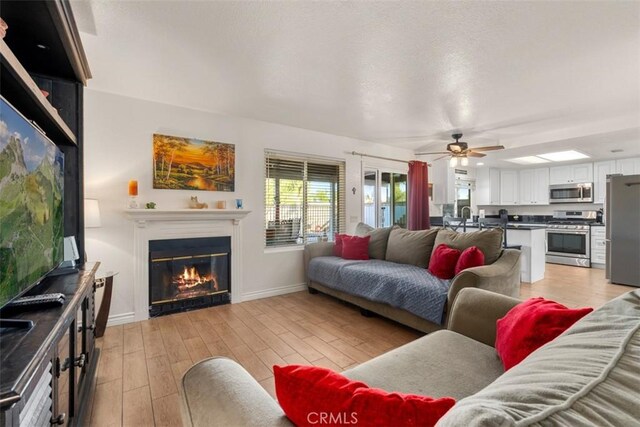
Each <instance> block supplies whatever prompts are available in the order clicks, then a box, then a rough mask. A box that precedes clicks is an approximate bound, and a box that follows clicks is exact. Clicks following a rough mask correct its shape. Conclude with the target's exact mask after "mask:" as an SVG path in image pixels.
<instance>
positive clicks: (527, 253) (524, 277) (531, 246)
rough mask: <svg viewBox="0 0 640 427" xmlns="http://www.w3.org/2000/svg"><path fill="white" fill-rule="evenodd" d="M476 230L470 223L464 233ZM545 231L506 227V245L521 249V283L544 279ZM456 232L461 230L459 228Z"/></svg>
mask: <svg viewBox="0 0 640 427" xmlns="http://www.w3.org/2000/svg"><path fill="white" fill-rule="evenodd" d="M478 229H479V228H478V226H477V224H475V223H471V224H468V225H467V227H466V232H471V231H478ZM545 229H546V227H545V226H544V225H533V224H531V225H530V224H527V225H523V224H508V225H507V244H508V245H509V246H512V245H520V246H521V247H522V248H521V251H522V256H521V257H520V280H521V281H522V282H526V283H535V282H537V281H539V280H542V279H544V271H545V254H546V243H545V237H546V234H545ZM458 231H463V230H462V228H459V229H458Z"/></svg>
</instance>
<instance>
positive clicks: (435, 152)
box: [413, 151, 451, 156]
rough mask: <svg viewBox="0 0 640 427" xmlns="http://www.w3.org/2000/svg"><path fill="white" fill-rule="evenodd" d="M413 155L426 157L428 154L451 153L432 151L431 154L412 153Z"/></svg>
mask: <svg viewBox="0 0 640 427" xmlns="http://www.w3.org/2000/svg"><path fill="white" fill-rule="evenodd" d="M413 154H415V155H416V156H427V155H430V154H451V153H449V152H448V151H434V152H431V153H413Z"/></svg>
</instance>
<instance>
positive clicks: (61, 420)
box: [49, 412, 67, 426]
mask: <svg viewBox="0 0 640 427" xmlns="http://www.w3.org/2000/svg"><path fill="white" fill-rule="evenodd" d="M66 419H67V414H65V413H64V412H63V413H62V414H60V415H58V416H57V417H55V418H51V420H49V422H50V423H51V425H52V426H54V425H62V424H64V421H65V420H66Z"/></svg>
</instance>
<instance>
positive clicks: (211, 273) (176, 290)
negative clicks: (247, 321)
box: [149, 237, 231, 317]
mask: <svg viewBox="0 0 640 427" xmlns="http://www.w3.org/2000/svg"><path fill="white" fill-rule="evenodd" d="M230 292H231V238H230V237H199V238H191V239H167V240H151V241H149V316H150V317H155V316H161V315H163V314H169V313H175V312H179V311H187V310H192V309H196V308H202V307H209V306H212V305H219V304H227V303H229V302H230Z"/></svg>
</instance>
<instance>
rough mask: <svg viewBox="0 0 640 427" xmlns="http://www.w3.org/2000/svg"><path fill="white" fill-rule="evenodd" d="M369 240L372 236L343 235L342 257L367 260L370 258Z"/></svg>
mask: <svg viewBox="0 0 640 427" xmlns="http://www.w3.org/2000/svg"><path fill="white" fill-rule="evenodd" d="M369 240H371V236H365V237H358V236H347V235H346V234H345V235H343V236H342V258H344V259H356V260H365V259H369Z"/></svg>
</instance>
